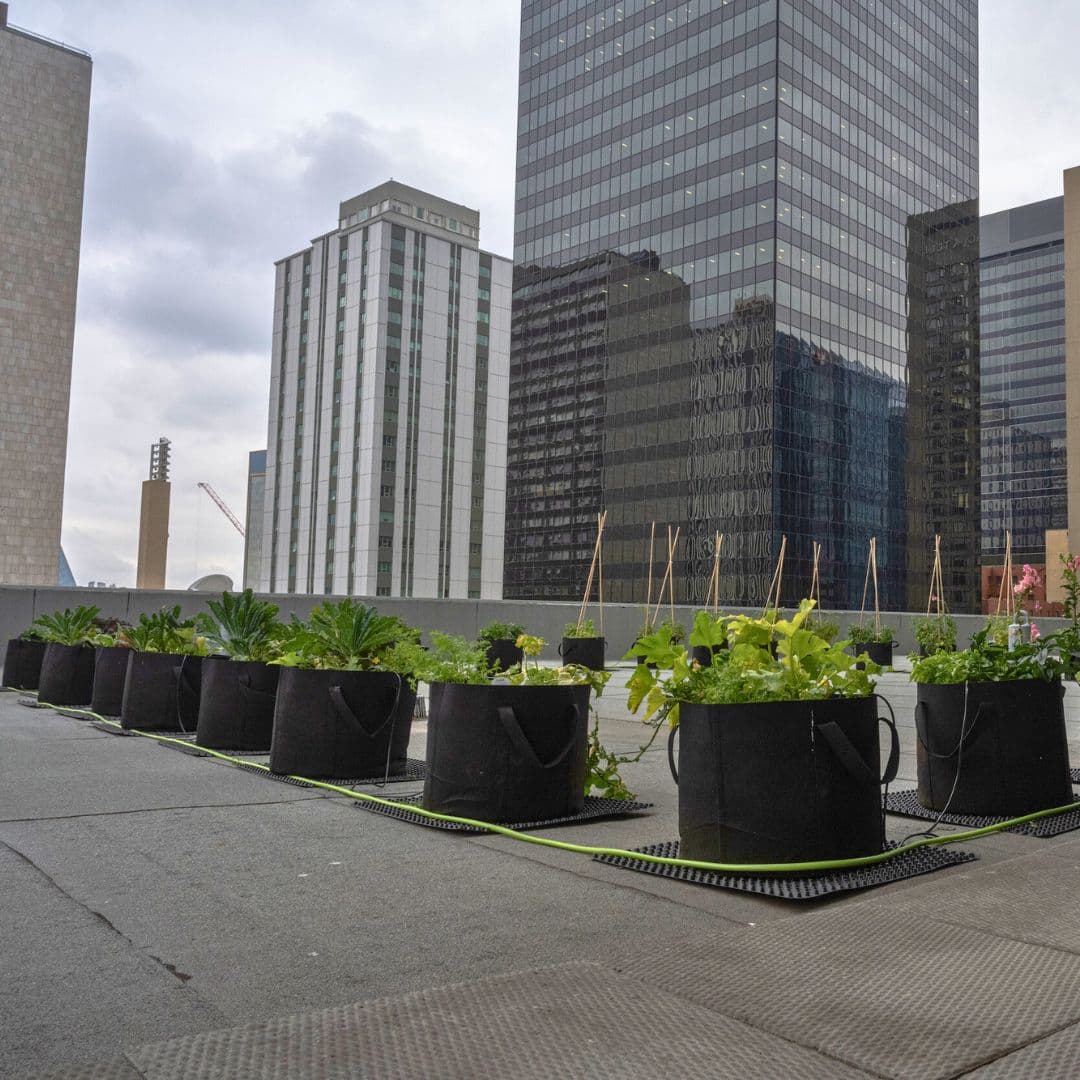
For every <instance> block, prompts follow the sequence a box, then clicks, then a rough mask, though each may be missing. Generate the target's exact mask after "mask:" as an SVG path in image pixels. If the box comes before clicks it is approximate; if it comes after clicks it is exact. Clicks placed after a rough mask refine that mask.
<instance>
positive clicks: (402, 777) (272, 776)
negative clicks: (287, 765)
mask: <svg viewBox="0 0 1080 1080" xmlns="http://www.w3.org/2000/svg"><path fill="white" fill-rule="evenodd" d="M178 749H179V748H178ZM196 749H197V748H196ZM234 764H235V765H236V767H237V768H238V769H243V770H244V771H245V772H252V773H257V774H258V775H259V776H265V777H266V778H267V779H268V780H277V781H278V782H279V783H282V784H292V785H293V787H302V788H310V787H314V786H315V785H314V784H310V783H308V782H307V781H306V780H304V779H302V778H300V777H298V776H285V775H284V774H282V773H275V772H268V771H267V770H266V769H260V768H259V767H258V766H257V765H253V764H251V763H250V762H246V761H238V762H234ZM425 776H427V763H426V762H425V761H422V760H421V759H420V758H408V759H407V760H406V762H405V767H404V768H399V769H397V771H395V772H391V773H390V775H389V776H385V775H384V774H382V773H380V774H379V775H378V776H365V777H361V778H359V779H357V778H355V777H344V778H342V777H336V776H333V777H325V778H323V777H318V780H319V782H320V783H322V784H336V785H337V786H338V787H356V786H357V785H359V784H382V783H387V784H399V783H402V782H403V781H406V780H423V779H424V777H425Z"/></svg>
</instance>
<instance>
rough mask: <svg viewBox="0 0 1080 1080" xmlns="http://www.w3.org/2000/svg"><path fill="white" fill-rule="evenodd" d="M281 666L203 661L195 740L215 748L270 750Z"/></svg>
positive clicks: (201, 744) (238, 661)
mask: <svg viewBox="0 0 1080 1080" xmlns="http://www.w3.org/2000/svg"><path fill="white" fill-rule="evenodd" d="M280 671H281V668H279V667H277V666H275V665H273V664H263V663H260V662H258V661H255V660H225V659H222V658H220V657H216V656H208V657H207V658H206V659H205V660H203V662H202V692H201V693H200V695H199V726H198V729H197V731H196V735H195V741H196V742H197V743H198V744H199V746H208V747H210V749H212V750H269V749H270V740H271V738H272V736H273V734H274V701H275V696H276V691H277V684H278V675H279V673H280Z"/></svg>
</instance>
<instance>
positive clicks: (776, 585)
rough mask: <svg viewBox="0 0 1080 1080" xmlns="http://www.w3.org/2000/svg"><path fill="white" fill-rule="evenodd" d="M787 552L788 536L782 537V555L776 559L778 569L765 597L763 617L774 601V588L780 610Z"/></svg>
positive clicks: (777, 608) (777, 606)
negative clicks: (781, 587) (781, 586)
mask: <svg viewBox="0 0 1080 1080" xmlns="http://www.w3.org/2000/svg"><path fill="white" fill-rule="evenodd" d="M786 553H787V537H786V536H784V537H781V539H780V555H779V557H778V558H777V560H776V570H775V572H774V573H773V579H772V584H771V585H770V586H769V593H768V595H767V596H766V597H765V607H764V608H763V609H762V612H761V617H762V618H764V617H765V615H766V614H767V612H768V610H769V605H770V604H771V603H772V602H773V590H774V589H775V590H776V604H775V607H776V610H777V611H778V612H779V610H780V585H781V582H782V581H783V577H784V555H785V554H786Z"/></svg>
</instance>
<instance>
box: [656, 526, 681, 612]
mask: <svg viewBox="0 0 1080 1080" xmlns="http://www.w3.org/2000/svg"><path fill="white" fill-rule="evenodd" d="M678 542H679V530H678V529H676V530H675V537H674V539H672V535H671V526H670V525H669V526H668V564H667V570H666V571H665V572H664V580H663V581H661V582H660V593H659V595H658V596H657V597H656V608H655V609H654V610H653V613H652V619H650V621H649V625H650V626H652V627H655V626H656V620H657V619H658V618H659V617H660V608H661V606H662V605H663V603H664V589H665V588H666V589H667V590H668V595H669V596H671V597H672V600H671V622H672V625H674V623H675V600H674V582H673V580H672V579H673V577H674V562H675V545H676V544H677V543H678Z"/></svg>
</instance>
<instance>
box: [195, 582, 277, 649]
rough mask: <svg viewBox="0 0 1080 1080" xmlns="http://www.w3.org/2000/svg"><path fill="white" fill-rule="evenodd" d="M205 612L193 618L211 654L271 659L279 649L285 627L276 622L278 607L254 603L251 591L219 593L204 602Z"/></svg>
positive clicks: (255, 600) (256, 601) (255, 601)
mask: <svg viewBox="0 0 1080 1080" xmlns="http://www.w3.org/2000/svg"><path fill="white" fill-rule="evenodd" d="M206 606H207V608H209V611H204V612H200V613H199V614H198V615H197V616H196V617H195V627H196V629H197V630H198V632H199V633H200V634H201V635H202V636H203V638H205V640H206V643H207V645H209V647H210V648H211V649H213V650H214V651H215V652H223V653H225V654H226V655H227V656H228V657H229V658H230V659H232V660H260V661H263V662H265V661H268V660H273V659H274V658H275V657H276V656H278V655H279V653H280V650H281V640H282V638H283V637H284V636H285V633H286V630H285V627H284V626H282V625H281V623H280V622H278V618H277V614H278V607H277V605H276V604H271V603H270V602H269V601H267V600H257V599H256V598H255V593H254V592H253V591H252V590H251V589H245V590H244V591H243V592H242V593H227V592H226V593H222V594H221V599H220V600H208V601H207V602H206Z"/></svg>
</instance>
